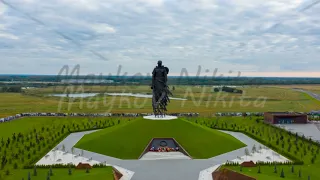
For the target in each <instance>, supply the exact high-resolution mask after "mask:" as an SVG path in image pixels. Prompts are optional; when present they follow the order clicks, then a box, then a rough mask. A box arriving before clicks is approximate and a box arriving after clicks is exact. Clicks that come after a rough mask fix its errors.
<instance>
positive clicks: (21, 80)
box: [0, 75, 320, 86]
mask: <svg viewBox="0 0 320 180" xmlns="http://www.w3.org/2000/svg"><path fill="white" fill-rule="evenodd" d="M65 79H87V80H93V79H94V80H95V81H97V80H98V82H99V80H113V81H114V82H113V83H108V84H109V85H112V84H116V85H130V84H134V85H150V83H151V77H150V76H149V77H146V76H56V75H0V85H1V84H2V85H3V84H8V83H9V84H11V85H15V84H16V85H18V84H29V85H30V84H35V85H36V84H37V85H39V84H42V85H46V86H48V85H49V86H50V85H57V84H61V80H65ZM168 81H169V82H168V83H169V84H175V85H239V86H241V85H277V84H281V85H292V84H320V78H284V77H279V78H276V77H272V78H270V77H191V76H190V77H173V76H172V77H171V76H170V77H168ZM92 82H93V81H92ZM92 84H100V83H92ZM101 84H104V83H101Z"/></svg>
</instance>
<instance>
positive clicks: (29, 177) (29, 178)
mask: <svg viewBox="0 0 320 180" xmlns="http://www.w3.org/2000/svg"><path fill="white" fill-rule="evenodd" d="M28 180H31V174H30V172H28Z"/></svg>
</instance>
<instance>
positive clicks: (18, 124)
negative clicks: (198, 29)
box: [0, 117, 129, 179]
mask: <svg viewBox="0 0 320 180" xmlns="http://www.w3.org/2000/svg"><path fill="white" fill-rule="evenodd" d="M128 120H129V118H103V117H97V118H89V117H71V118H70V117H28V118H22V119H19V120H14V121H11V122H5V123H1V124H0V157H1V162H0V179H1V178H6V177H9V176H7V175H5V174H6V173H5V172H7V171H9V172H12V171H16V170H17V169H22V168H23V167H24V166H28V167H30V166H31V167H32V166H33V165H34V163H36V162H37V161H38V160H39V159H40V158H42V157H43V156H44V155H45V154H46V153H48V152H49V151H50V150H51V149H52V148H53V147H54V146H55V145H56V144H58V143H59V142H60V141H61V140H63V138H65V137H66V136H67V135H68V134H69V133H70V132H77V131H85V130H92V129H96V128H107V127H110V126H114V125H117V124H119V123H120V124H121V123H124V122H127V121H128Z"/></svg>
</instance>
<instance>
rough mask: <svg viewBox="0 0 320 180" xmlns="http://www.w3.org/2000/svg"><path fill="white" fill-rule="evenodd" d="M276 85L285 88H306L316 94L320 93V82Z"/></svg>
mask: <svg viewBox="0 0 320 180" xmlns="http://www.w3.org/2000/svg"><path fill="white" fill-rule="evenodd" d="M275 87H280V88H285V89H292V88H300V89H304V90H307V91H310V92H313V93H316V94H320V84H315V85H300V84H297V85H282V86H281V85H278V86H275Z"/></svg>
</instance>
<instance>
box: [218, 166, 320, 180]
mask: <svg viewBox="0 0 320 180" xmlns="http://www.w3.org/2000/svg"><path fill="white" fill-rule="evenodd" d="M293 167H294V168H293V169H294V172H293V173H292V171H291V168H292V166H286V165H281V166H277V173H274V166H273V165H270V166H261V167H260V171H261V173H260V174H259V173H258V167H253V168H245V167H244V168H242V171H240V167H239V166H227V167H224V168H228V169H231V170H234V171H236V172H239V173H243V174H246V175H248V176H251V177H254V178H256V179H258V180H271V179H272V180H283V179H286V180H301V179H305V180H307V179H308V176H310V177H311V178H310V179H311V180H313V179H320V174H319V172H318V171H319V165H308V166H293ZM282 169H283V172H284V176H285V178H281V177H280V173H281V170H282ZM299 170H301V178H299Z"/></svg>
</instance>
